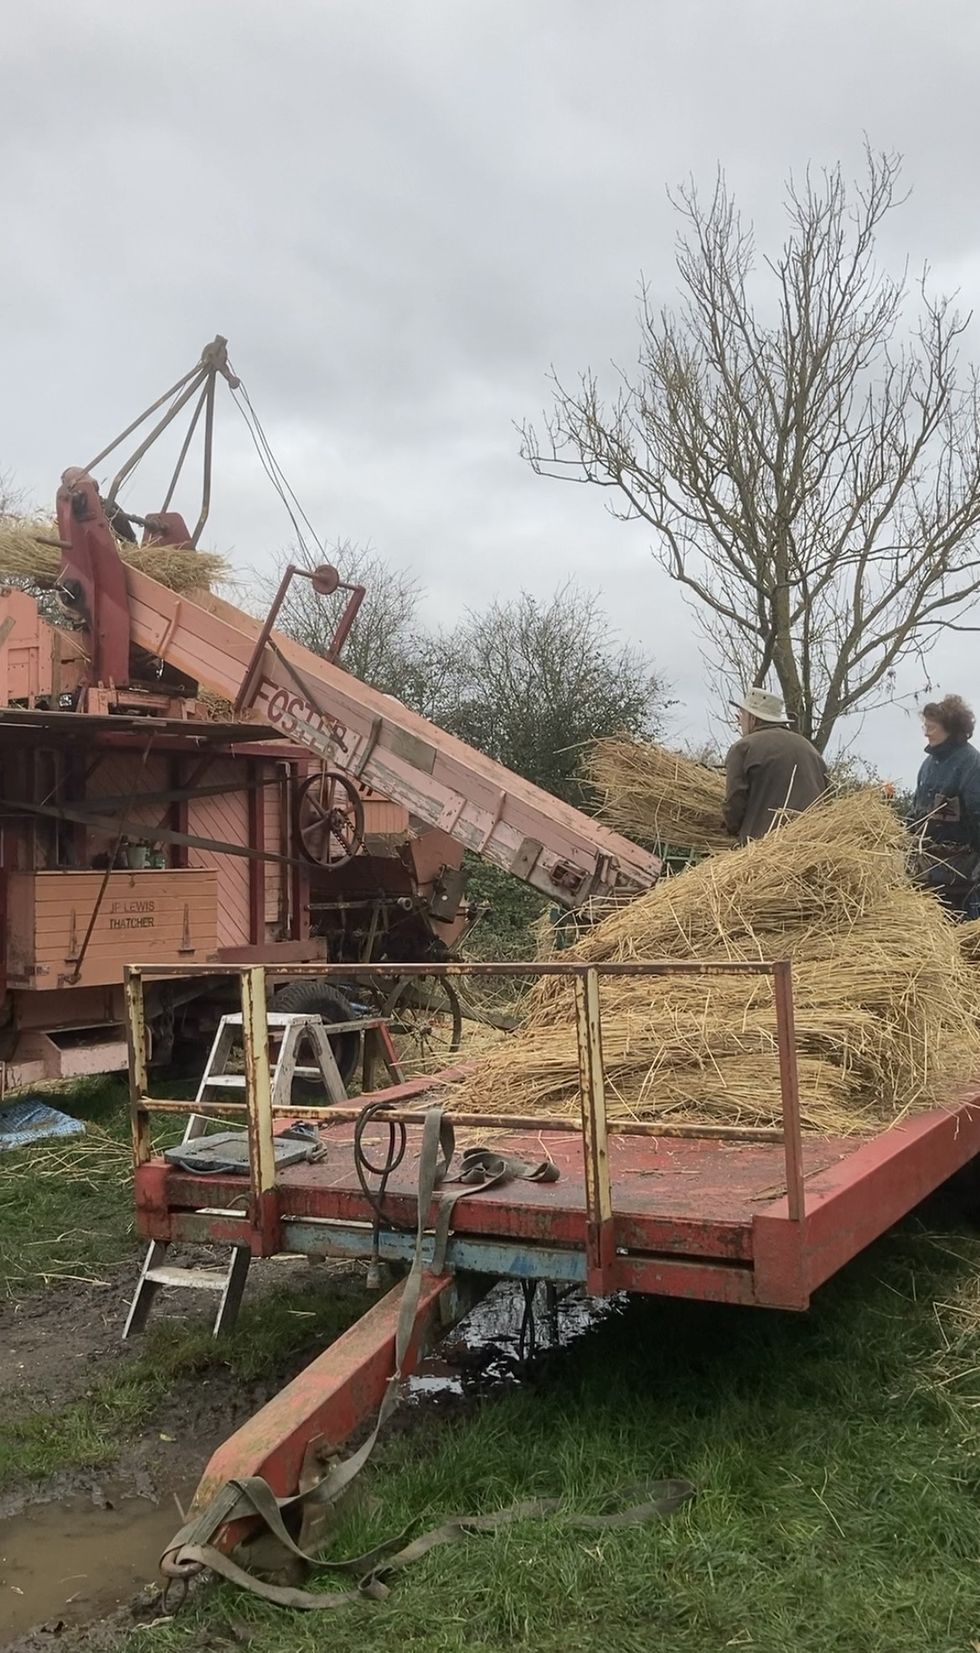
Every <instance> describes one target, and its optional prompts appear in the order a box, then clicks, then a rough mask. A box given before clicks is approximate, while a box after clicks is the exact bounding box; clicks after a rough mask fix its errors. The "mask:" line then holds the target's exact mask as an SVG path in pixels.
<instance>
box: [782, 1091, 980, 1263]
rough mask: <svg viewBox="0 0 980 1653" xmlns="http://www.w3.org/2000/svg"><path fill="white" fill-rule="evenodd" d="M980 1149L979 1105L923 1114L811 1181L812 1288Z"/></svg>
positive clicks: (808, 1256)
mask: <svg viewBox="0 0 980 1653" xmlns="http://www.w3.org/2000/svg"><path fill="white" fill-rule="evenodd" d="M978 1153H980V1106H977V1105H976V1104H973V1105H970V1104H967V1105H965V1106H963V1107H960V1108H956V1109H953V1110H948V1111H947V1110H943V1111H941V1112H937V1113H930V1114H924V1115H921V1116H920V1117H919V1118H917V1119H910V1120H908V1121H907V1122H906V1123H905V1124H903V1125H898V1126H896V1127H895V1129H894V1130H891V1131H885V1132H883V1133H882V1135H881V1136H877V1137H874V1138H873V1139H872V1141H870V1142H867V1143H865V1144H864V1146H863V1147H861V1148H859V1149H858V1150H857V1152H856V1153H854V1154H851V1155H849V1156H848V1158H847V1159H845V1160H842V1161H841V1163H840V1164H839V1165H837V1166H834V1167H832V1168H831V1169H830V1170H827V1171H824V1172H822V1173H821V1175H820V1176H819V1177H814V1178H813V1181H812V1183H810V1184H809V1185H808V1187H807V1215H806V1244H805V1264H806V1281H807V1285H808V1287H809V1289H810V1291H814V1290H815V1289H816V1287H817V1286H819V1285H822V1284H823V1282H824V1281H825V1280H829V1278H830V1276H831V1275H832V1274H835V1273H836V1272H837V1270H838V1269H839V1268H842V1267H843V1265H844V1264H845V1263H846V1262H847V1261H848V1260H849V1259H850V1258H851V1257H855V1256H856V1255H857V1253H858V1252H859V1251H862V1250H863V1249H864V1247H865V1246H868V1245H870V1244H871V1242H872V1241H873V1240H876V1239H878V1237H879V1235H881V1234H884V1233H885V1232H886V1231H887V1230H888V1229H889V1228H891V1226H892V1224H893V1223H896V1222H898V1221H899V1220H900V1218H902V1217H904V1216H905V1215H906V1213H907V1212H909V1211H913V1210H914V1209H915V1207H916V1206H917V1205H918V1204H919V1202H920V1201H921V1200H924V1199H925V1198H926V1197H927V1195H929V1194H931V1193H933V1192H934V1191H935V1189H937V1188H939V1187H941V1185H942V1184H943V1183H944V1182H946V1181H947V1180H948V1178H949V1177H951V1176H952V1175H953V1174H954V1172H956V1171H959V1170H960V1169H961V1168H962V1166H964V1165H967V1164H968V1163H969V1161H970V1160H971V1159H972V1158H973V1157H974V1155H975V1154H978Z"/></svg>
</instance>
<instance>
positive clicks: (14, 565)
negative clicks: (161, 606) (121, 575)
mask: <svg viewBox="0 0 980 1653" xmlns="http://www.w3.org/2000/svg"><path fill="white" fill-rule="evenodd" d="M58 538H59V534H58V527H57V524H56V523H53V522H44V521H41V520H37V521H35V520H33V519H31V518H21V517H0V578H7V579H20V580H30V581H32V582H33V583H34V584H36V585H38V586H41V587H48V588H50V587H51V586H53V585H55V584H56V583H57V579H58V573H59V570H60V568H61V552H60V551H59V550H58V547H57V544H55V545H51V544H48V543H46V542H47V541H50V540H55V541H57V540H58ZM116 544H117V546H118V548H119V555H120V556H121V557H122V560H123V562H124V563H126V564H127V565H128V566H129V567H130V568H133V569H135V570H136V572H137V573H139V574H149V575H150V577H151V579H154V580H156V581H158V583H159V584H160V585H165V586H167V587H168V588H169V589H170V590H171V591H195V590H197V591H202V590H210V588H211V586H212V585H214V584H215V583H216V582H217V581H219V580H222V579H224V578H225V577H226V576H227V573H228V565H227V563H226V562H225V559H224V558H223V557H219V556H218V555H216V553H214V552H212V551H195V550H193V549H191V548H189V547H185V546H174V545H133V544H132V543H131V542H130V541H128V540H117V541H116Z"/></svg>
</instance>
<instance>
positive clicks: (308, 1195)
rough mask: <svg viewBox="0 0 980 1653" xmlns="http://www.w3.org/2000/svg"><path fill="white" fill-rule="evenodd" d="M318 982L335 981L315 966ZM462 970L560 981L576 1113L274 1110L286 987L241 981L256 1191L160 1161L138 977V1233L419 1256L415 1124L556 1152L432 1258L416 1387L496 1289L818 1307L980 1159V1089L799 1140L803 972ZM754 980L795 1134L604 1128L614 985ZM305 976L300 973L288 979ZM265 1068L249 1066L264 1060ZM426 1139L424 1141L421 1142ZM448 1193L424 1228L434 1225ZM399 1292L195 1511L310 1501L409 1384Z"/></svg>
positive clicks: (338, 1345)
mask: <svg viewBox="0 0 980 1653" xmlns="http://www.w3.org/2000/svg"><path fill="white" fill-rule="evenodd" d="M320 968H321V970H322V966H321V967H320ZM419 968H420V970H425V971H428V972H430V973H431V972H432V971H433V969H434V968H441V969H442V970H443V971H445V972H446V973H447V974H453V973H466V974H471V975H480V974H493V973H496V972H498V971H499V970H500V969H501V968H504V969H506V970H513V971H520V972H521V973H523V974H531V975H533V974H537V975H546V974H547V975H559V976H566V977H569V978H571V979H572V981H573V982H574V987H575V1002H576V1020H577V1031H578V1050H579V1072H580V1100H581V1116H580V1118H579V1119H578V1120H575V1119H566V1118H561V1117H558V1118H554V1117H549V1116H540V1117H538V1116H535V1117H534V1118H533V1119H526V1120H525V1119H516V1120H509V1119H508V1118H507V1117H506V1116H505V1115H501V1116H499V1117H484V1116H481V1115H467V1114H465V1113H462V1112H460V1111H459V1110H458V1109H454V1107H453V1104H452V1094H453V1083H454V1081H455V1080H456V1079H457V1078H458V1077H460V1075H461V1073H462V1072H463V1071H465V1070H462V1069H457V1070H454V1071H452V1072H448V1073H445V1074H442V1075H438V1076H434V1077H433V1076H424V1077H419V1078H417V1079H414V1080H410V1081H408V1082H406V1083H404V1084H400V1085H393V1086H389V1087H387V1088H386V1089H385V1090H383V1091H376V1092H374V1093H372V1094H371V1095H369V1096H365V1097H362V1098H361V1099H360V1101H359V1105H358V1106H357V1107H354V1106H351V1107H350V1108H339V1109H338V1108H332V1109H325V1108H321V1109H306V1110H302V1112H300V1111H298V1110H294V1109H291V1110H290V1111H289V1114H288V1117H287V1115H286V1114H285V1113H282V1112H280V1113H278V1114H277V1113H276V1111H275V1110H273V1109H272V1108H271V1106H270V1100H269V1089H268V1066H267V1064H265V1063H263V1061H262V1059H261V1056H259V1055H258V1053H261V1052H263V1051H264V1050H265V1048H266V1040H267V1027H266V1023H265V1001H266V992H267V988H268V985H269V984H268V981H267V978H268V977H272V976H274V975H275V971H274V970H250V971H243V973H242V975H243V1020H244V1021H245V1022H246V1023H248V1024H250V1025H249V1032H248V1037H247V1040H246V1074H247V1082H246V1085H245V1099H244V1100H243V1101H241V1102H238V1103H236V1104H235V1105H233V1106H232V1107H231V1108H230V1109H226V1108H225V1107H224V1105H222V1106H221V1107H220V1108H218V1107H215V1108H214V1110H213V1111H214V1114H215V1116H216V1117H218V1116H221V1117H225V1116H226V1115H228V1114H230V1115H231V1117H237V1118H238V1119H239V1121H240V1122H244V1123H245V1124H246V1126H247V1129H248V1133H249V1144H250V1171H249V1175H248V1176H247V1177H245V1176H244V1175H227V1174H208V1175H201V1174H198V1173H193V1174H191V1173H188V1172H185V1171H181V1170H180V1169H178V1168H176V1167H174V1166H173V1165H170V1164H168V1163H167V1162H166V1161H165V1160H164V1159H162V1158H161V1157H160V1156H158V1155H155V1154H154V1153H153V1152H152V1146H151V1142H150V1134H149V1131H150V1115H151V1114H152V1113H153V1112H154V1111H155V1110H161V1111H163V1112H165V1113H166V1112H168V1111H169V1112H179V1111H181V1110H186V1107H187V1104H186V1103H180V1102H176V1101H174V1102H170V1101H166V1100H151V1099H150V1098H148V1096H147V1090H146V1074H145V1068H144V1065H143V1064H142V1062H141V1059H140V1056H139V1051H140V1048H141V1047H140V1037H141V1014H142V1011H141V1000H142V993H143V986H144V978H147V977H152V975H153V973H154V972H153V969H149V968H147V969H141V968H133V969H132V970H131V972H130V976H129V984H128V993H129V1004H130V1016H131V1033H130V1038H131V1051H132V1052H133V1056H134V1059H133V1068H132V1103H133V1127H134V1153H135V1161H136V1169H135V1176H136V1206H137V1224H138V1228H139V1231H140V1233H141V1234H143V1235H145V1236H146V1237H147V1238H148V1239H154V1240H157V1241H161V1242H164V1243H186V1244H194V1245H200V1244H201V1243H210V1244H215V1245H231V1246H237V1247H242V1248H247V1249H248V1250H249V1251H250V1252H251V1254H252V1255H253V1256H256V1255H272V1254H275V1253H283V1252H285V1253H294V1254H297V1255H303V1254H307V1255H313V1256H317V1257H324V1256H330V1257H340V1258H357V1257H363V1258H365V1259H367V1258H369V1257H370V1256H372V1255H376V1256H378V1257H380V1258H381V1259H383V1260H387V1261H390V1262H392V1263H395V1264H398V1263H408V1262H411V1261H412V1259H413V1257H414V1256H415V1255H416V1235H415V1233H414V1230H415V1227H416V1225H417V1223H418V1218H419V1211H418V1203H419V1202H418V1188H419V1173H420V1166H419V1158H420V1145H421V1135H420V1134H416V1131H417V1128H418V1127H419V1126H421V1124H422V1123H423V1121H424V1119H425V1116H426V1112H427V1110H428V1109H429V1108H430V1107H432V1106H439V1107H441V1108H443V1109H444V1110H445V1114H446V1116H447V1117H448V1118H450V1119H451V1120H452V1121H453V1123H454V1125H455V1127H456V1129H457V1130H464V1131H466V1132H467V1133H468V1134H469V1135H471V1136H472V1135H473V1134H476V1133H477V1132H478V1133H479V1135H480V1138H481V1141H482V1142H483V1143H485V1144H487V1143H489V1144H492V1146H493V1149H494V1150H495V1151H497V1152H500V1153H503V1154H507V1155H513V1156H516V1157H517V1158H519V1159H521V1160H525V1161H528V1160H530V1161H540V1160H541V1158H542V1155H543V1154H546V1155H547V1156H548V1157H549V1158H550V1159H551V1160H552V1161H553V1162H554V1164H555V1166H556V1167H557V1169H558V1173H559V1174H558V1177H557V1180H555V1181H527V1180H511V1181H505V1182H503V1183H501V1184H499V1185H497V1186H491V1187H486V1188H481V1189H479V1191H477V1192H476V1193H475V1194H473V1195H472V1197H466V1198H463V1199H460V1200H459V1201H458V1203H457V1204H456V1205H455V1206H454V1207H453V1211H452V1218H451V1231H450V1233H449V1237H448V1241H447V1242H446V1244H445V1246H444V1251H443V1255H442V1256H441V1258H439V1259H438V1262H437V1265H436V1266H435V1267H433V1247H434V1245H435V1240H434V1238H433V1237H432V1236H431V1235H430V1236H429V1237H427V1238H426V1240H425V1241H424V1244H423V1248H422V1255H421V1261H422V1279H421V1287H420V1290H419V1298H418V1308H417V1312H416V1317H415V1332H414V1336H413V1341H412V1346H411V1349H410V1350H409V1352H408V1354H407V1356H406V1357H405V1359H403V1360H402V1363H401V1375H402V1376H406V1375H407V1374H408V1372H410V1370H411V1369H412V1365H413V1364H414V1362H415V1361H416V1360H417V1358H418V1357H419V1355H420V1354H421V1352H422V1351H423V1350H424V1348H425V1347H426V1345H427V1343H430V1342H431V1341H432V1339H433V1338H434V1337H436V1336H437V1335H439V1333H440V1332H442V1331H444V1330H445V1329H446V1328H447V1327H448V1326H449V1325H451V1324H452V1323H453V1321H454V1320H455V1319H457V1318H459V1317H460V1316H461V1315H462V1314H465V1313H466V1311H467V1309H468V1308H469V1307H470V1306H471V1305H472V1303H473V1302H474V1301H476V1300H477V1299H478V1297H479V1296H480V1295H481V1294H482V1293H483V1292H485V1291H487V1290H489V1289H490V1287H491V1286H492V1285H493V1284H494V1283H496V1282H497V1281H498V1280H508V1279H509V1280H517V1281H524V1282H535V1281H545V1282H550V1283H552V1284H557V1285H559V1286H572V1287H574V1286H579V1287H581V1288H582V1289H584V1290H585V1291H587V1292H588V1293H590V1294H592V1295H595V1296H606V1295H610V1294H613V1293H619V1292H638V1293H644V1294H650V1295H655V1296H663V1297H686V1298H694V1299H699V1300H702V1301H712V1302H717V1303H728V1304H739V1305H743V1306H752V1307H759V1308H774V1309H783V1310H797V1311H799V1310H805V1309H806V1308H807V1307H808V1305H809V1303H810V1300H811V1297H812V1294H813V1293H814V1292H815V1291H816V1290H817V1289H818V1288H819V1287H820V1286H821V1285H822V1284H823V1283H824V1282H825V1281H827V1280H828V1279H830V1278H831V1276H833V1275H834V1274H836V1273H837V1272H838V1271H839V1270H840V1269H841V1268H843V1267H844V1266H845V1265H846V1264H847V1263H848V1262H850V1261H851V1260H852V1259H853V1258H854V1257H856V1256H857V1255H858V1254H859V1253H860V1252H861V1251H863V1250H864V1249H865V1248H866V1247H867V1246H868V1245H870V1244H871V1243H872V1242H873V1241H874V1240H876V1239H877V1238H878V1237H879V1236H880V1235H882V1234H883V1233H885V1232H886V1231H887V1230H888V1229H889V1228H890V1227H891V1226H892V1225H893V1224H894V1223H896V1222H897V1221H899V1220H900V1219H901V1218H902V1217H903V1216H905V1215H906V1214H907V1213H908V1212H909V1211H911V1210H912V1209H914V1207H915V1206H916V1205H917V1204H918V1203H919V1202H920V1201H921V1200H923V1199H924V1198H925V1197H926V1196H927V1195H929V1194H930V1193H932V1192H933V1191H934V1190H935V1189H937V1188H938V1187H940V1186H941V1185H942V1184H943V1183H944V1182H946V1181H947V1180H948V1179H949V1178H950V1177H952V1176H953V1175H955V1174H956V1173H957V1172H958V1171H960V1170H961V1169H962V1168H963V1167H965V1166H966V1165H968V1164H969V1163H970V1162H971V1161H972V1160H973V1159H974V1158H975V1157H976V1156H977V1155H978V1154H980V1085H973V1086H969V1087H966V1088H964V1091H963V1093H962V1095H960V1096H959V1097H958V1098H956V1099H955V1100H952V1101H950V1102H949V1103H947V1105H945V1106H944V1107H942V1108H939V1109H933V1110H931V1111H929V1112H924V1113H920V1114H916V1115H912V1116H910V1117H908V1118H906V1119H905V1120H903V1121H902V1122H901V1123H899V1124H896V1125H893V1126H891V1127H887V1128H884V1127H883V1128H882V1129H881V1130H878V1131H875V1132H869V1133H866V1134H861V1135H854V1136H847V1137H816V1136H810V1135H807V1134H805V1133H803V1132H802V1131H801V1128H800V1116H799V1098H798V1089H797V1072H796V1049H795V1035H794V1028H793V1008H792V971H791V966H790V965H789V964H788V963H785V962H782V963H780V962H777V963H775V964H761V963H760V964H754V963H752V964H745V963H735V964H710V965H709V964H704V965H702V964H697V963H687V962H685V963H680V962H678V961H671V962H650V963H646V964H620V965H616V964H610V965H600V966H589V965H584V964H580V963H574V962H563V961H552V962H548V963H539V964H534V965H520V966H506V967H497V966H493V965H483V966H480V965H466V966H460V965H444V966H441V967H434V966H432V965H425V966H423V967H419ZM727 972H733V973H744V974H747V975H756V976H758V975H768V976H770V978H771V979H772V981H773V988H774V1004H775V1010H776V1029H777V1037H778V1046H779V1057H780V1092H781V1094H780V1099H779V1110H778V1112H779V1116H780V1117H781V1126H780V1127H779V1128H762V1127H758V1128H755V1129H750V1128H744V1129H743V1128H741V1127H739V1126H720V1125H703V1126H698V1125H681V1124H676V1123H673V1124H672V1123H670V1122H669V1121H665V1122H663V1123H661V1124H656V1123H644V1124H639V1123H637V1124H632V1125H630V1124H620V1123H612V1122H610V1121H609V1120H607V1115H606V1098H605V1079H604V1070H603V1062H602V1028H601V993H600V989H601V982H602V979H603V977H605V976H608V975H616V974H624V973H629V974H634V975H641V976H642V975H648V976H650V977H654V976H658V975H668V974H705V975H708V974H715V973H727ZM292 973H295V972H292ZM249 1052H251V1057H249ZM366 1104H370V1105H371V1107H372V1114H371V1122H372V1128H373V1129H377V1128H380V1127H381V1126H383V1125H384V1124H385V1122H386V1121H388V1120H390V1121H391V1122H392V1123H394V1124H398V1123H403V1124H404V1125H405V1127H406V1130H407V1132H408V1147H407V1152H406V1154H405V1157H404V1160H403V1161H402V1163H401V1164H400V1165H399V1166H398V1168H397V1169H396V1170H395V1171H394V1172H393V1173H392V1175H391V1176H390V1178H389V1179H388V1181H387V1184H386V1188H385V1200H384V1211H385V1215H386V1218H388V1219H390V1223H391V1226H383V1227H382V1228H381V1229H380V1231H379V1232H376V1224H375V1211H374V1208H373V1206H372V1203H371V1201H370V1200H369V1199H368V1197H367V1196H366V1193H365V1190H364V1184H363V1180H362V1176H363V1163H362V1164H361V1166H360V1168H359V1167H358V1164H357V1163H356V1145H355V1127H356V1122H357V1119H358V1117H359V1115H360V1113H361V1110H362V1108H363V1107H364V1106H365V1105H366ZM300 1118H302V1119H305V1120H306V1121H307V1122H310V1121H313V1122H315V1123H316V1125H317V1127H318V1133H319V1141H320V1144H321V1146H322V1148H323V1150H324V1157H323V1158H321V1159H319V1160H318V1161H316V1162H313V1163H306V1164H299V1165H293V1166H290V1167H287V1168H283V1169H279V1170H277V1168H276V1166H275V1158H274V1148H273V1135H274V1132H275V1131H276V1130H277V1129H281V1128H282V1127H283V1126H285V1125H288V1124H289V1123H290V1122H292V1121H294V1120H296V1119H300ZM413 1127H414V1128H415V1129H413ZM438 1204H439V1195H438V1194H437V1196H436V1200H435V1202H434V1204H433V1206H432V1208H431V1209H430V1210H429V1211H428V1212H427V1213H425V1214H424V1216H423V1222H422V1224H421V1225H419V1226H420V1229H421V1228H426V1229H429V1228H431V1227H432V1226H433V1225H434V1224H435V1223H436V1220H437V1216H438ZM404 1291H405V1285H404V1282H402V1283H400V1284H398V1285H397V1286H395V1287H394V1289H393V1290H392V1291H390V1292H389V1293H388V1294H387V1295H386V1296H385V1297H383V1298H381V1299H380V1300H379V1302H378V1303H377V1304H376V1305H375V1306H374V1307H373V1308H372V1309H371V1310H370V1311H369V1312H368V1314H367V1315H366V1316H365V1317H364V1318H363V1319H362V1320H361V1321H359V1322H358V1323H357V1325H355V1326H354V1327H353V1328H352V1329H351V1330H350V1331H348V1332H347V1333H345V1334H344V1335H343V1336H342V1337H341V1338H339V1339H338V1340H337V1341H336V1342H335V1343H333V1344H332V1345H331V1346H330V1347H329V1348H328V1349H327V1350H326V1351H325V1352H324V1353H323V1354H321V1355H320V1356H319V1357H318V1358H317V1359H315V1360H314V1361H313V1363H312V1364H311V1365H310V1366H309V1367H308V1368H307V1369H306V1370H305V1371H304V1372H303V1373H301V1374H300V1376H299V1377H297V1378H296V1379H295V1380H294V1381H293V1382H292V1383H291V1384H289V1385H288V1386H287V1387H286V1388H285V1389H284V1390H283V1391H282V1392H281V1393H280V1394H279V1395H278V1396H276V1397H275V1399H274V1400H272V1401H271V1402H270V1403H269V1404H268V1405H267V1406H265V1407H264V1408H262V1410H261V1411H260V1412H258V1413H257V1414H256V1415H255V1417H253V1418H252V1419H251V1420H250V1421H249V1422H248V1423H246V1424H245V1425H244V1426H243V1427H242V1428H241V1429H239V1430H238V1431H237V1433H236V1434H235V1435H233V1436H232V1437H231V1438H230V1439H229V1440H228V1441H227V1442H226V1443H225V1444H224V1445H223V1446H222V1447H221V1448H219V1450H218V1451H217V1452H216V1453H215V1455H214V1456H213V1458H212V1460H211V1462H210V1464H209V1465H208V1467H207V1469H206V1471H205V1473H204V1476H203V1478H202V1481H201V1484H200V1486H199V1488H198V1492H197V1495H196V1498H195V1502H194V1507H195V1509H202V1508H206V1507H207V1506H208V1505H209V1503H210V1502H211V1501H212V1500H213V1499H214V1498H215V1496H216V1494H218V1492H219V1490H220V1489H221V1488H222V1487H224V1486H225V1485H226V1484H227V1483H228V1482H229V1481H234V1480H240V1479H242V1478H243V1477H248V1476H261V1477H262V1478H263V1479H264V1480H265V1481H266V1482H267V1483H268V1485H269V1486H270V1487H271V1488H272V1490H273V1492H274V1493H275V1494H276V1496H277V1497H280V1498H284V1497H290V1496H292V1495H293V1494H295V1493H296V1491H297V1489H298V1487H299V1485H300V1477H301V1474H302V1471H303V1464H304V1461H305V1460H306V1455H307V1453H308V1452H309V1450H310V1448H311V1447H314V1448H316V1449H322V1448H327V1449H328V1450H329V1451H335V1450H336V1449H337V1448H338V1447H341V1446H342V1445H343V1444H344V1442H345V1441H347V1440H349V1438H350V1437H351V1436H352V1435H354V1434H355V1433H356V1432H357V1431H358V1429H359V1428H360V1427H361V1426H362V1425H363V1424H364V1423H365V1421H366V1420H367V1419H368V1418H369V1417H370V1416H371V1414H372V1413H373V1412H374V1411H376V1409H377V1407H378V1405H379V1404H380V1402H381V1400H382V1398H383V1396H384V1394H385V1392H386V1389H387V1388H388V1385H389V1383H390V1380H391V1377H392V1373H393V1371H394V1360H395V1356H394V1351H395V1336H396V1327H397V1323H398V1319H399V1313H400V1311H401V1306H402V1298H403V1293H404ZM241 1536H242V1530H241V1524H240V1523H236V1522H230V1523H228V1524H227V1525H226V1526H225V1527H224V1528H222V1529H220V1530H219V1531H218V1532H217V1533H216V1536H215V1539H214V1543H215V1544H216V1545H217V1547H218V1548H219V1549H221V1548H223V1549H225V1550H229V1549H230V1548H231V1547H232V1546H233V1545H234V1544H235V1543H236V1542H237V1541H238V1540H239V1539H240V1538H241Z"/></svg>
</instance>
